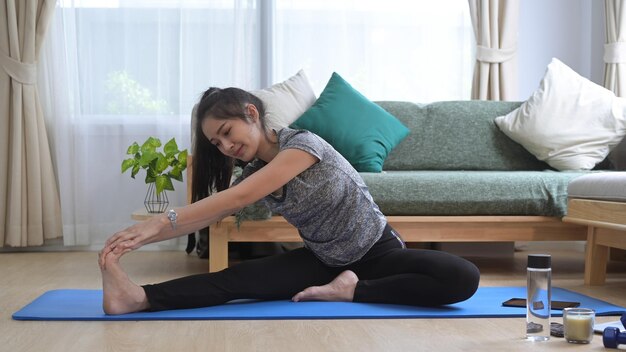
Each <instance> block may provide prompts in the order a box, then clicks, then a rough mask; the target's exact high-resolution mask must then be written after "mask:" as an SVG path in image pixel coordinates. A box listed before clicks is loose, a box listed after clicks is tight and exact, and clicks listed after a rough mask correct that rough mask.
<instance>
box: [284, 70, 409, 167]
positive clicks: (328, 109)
mask: <svg viewBox="0 0 626 352" xmlns="http://www.w3.org/2000/svg"><path fill="white" fill-rule="evenodd" d="M292 127H293V128H296V129H305V130H309V131H311V132H313V133H315V134H317V135H318V136H320V137H322V138H324V140H326V142H328V143H329V144H330V145H332V146H333V147H334V148H335V149H336V150H337V151H338V152H339V153H341V155H343V157H344V158H346V159H347V160H348V161H349V162H350V164H352V166H353V167H354V168H355V169H356V170H357V171H362V172H380V171H382V169H383V162H384V161H385V158H386V157H387V155H388V154H389V152H390V151H391V150H392V149H393V148H394V147H395V146H396V145H398V143H400V141H401V140H402V139H403V138H404V137H406V135H407V134H408V133H409V130H408V129H407V128H406V127H405V126H403V125H402V123H401V122H400V121H398V119H397V118H395V117H394V116H393V115H391V114H389V113H388V112H387V111H385V110H384V109H382V108H381V107H380V106H378V105H376V104H374V103H373V102H372V101H370V100H369V99H367V98H366V97H365V96H364V95H363V94H361V93H359V92H358V91H357V90H356V89H354V88H353V87H352V86H351V85H350V84H349V83H348V82H346V81H345V80H344V79H343V78H342V77H341V76H339V75H338V74H337V73H336V72H333V74H332V76H331V78H330V80H329V81H328V84H327V85H326V88H324V91H323V92H322V94H320V97H319V98H318V99H317V101H315V104H313V106H312V107H311V108H310V109H308V110H307V111H306V112H305V113H304V114H302V116H300V117H299V118H298V119H297V120H296V121H295V122H294V123H293V124H292Z"/></svg>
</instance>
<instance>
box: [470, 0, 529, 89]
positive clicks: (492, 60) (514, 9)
mask: <svg viewBox="0 0 626 352" xmlns="http://www.w3.org/2000/svg"><path fill="white" fill-rule="evenodd" d="M468 1H469V7H470V13H471V18H472V23H473V26H474V34H475V36H476V65H475V68H474V80H473V84H472V99H481V100H512V99H517V86H518V79H517V31H518V23H519V0H468Z"/></svg>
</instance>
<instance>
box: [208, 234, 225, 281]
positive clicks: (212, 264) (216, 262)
mask: <svg viewBox="0 0 626 352" xmlns="http://www.w3.org/2000/svg"><path fill="white" fill-rule="evenodd" d="M226 267H228V226H227V225H225V224H220V223H217V224H213V225H211V228H210V230H209V272H216V271H220V270H223V269H225V268H226Z"/></svg>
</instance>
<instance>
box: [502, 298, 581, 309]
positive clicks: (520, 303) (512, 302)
mask: <svg viewBox="0 0 626 352" xmlns="http://www.w3.org/2000/svg"><path fill="white" fill-rule="evenodd" d="M502 305H503V306H505V307H521V308H526V300H525V299H524V298H511V299H509V300H508V301H505V302H502ZM579 306H580V302H570V301H552V302H551V308H552V309H563V308H575V307H579ZM535 308H538V309H541V307H535Z"/></svg>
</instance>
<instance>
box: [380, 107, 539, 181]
mask: <svg viewBox="0 0 626 352" xmlns="http://www.w3.org/2000/svg"><path fill="white" fill-rule="evenodd" d="M377 104H379V105H380V106H381V107H382V108H383V109H385V110H387V111H389V112H390V113H391V114H392V115H394V116H396V117H397V118H398V119H399V120H400V121H402V123H403V124H404V125H405V126H407V127H408V128H409V129H410V130H411V132H410V133H409V135H408V136H407V137H406V138H405V139H404V140H403V141H402V142H400V144H398V146H396V148H395V149H394V150H392V151H391V152H390V153H389V156H388V157H387V159H385V163H384V165H383V169H384V170H546V169H551V168H550V166H548V165H547V164H546V163H544V162H542V161H539V160H537V158H535V157H534V156H533V155H532V154H531V153H529V152H528V151H527V150H526V149H524V147H522V146H521V145H519V144H517V143H516V142H514V141H513V140H511V139H510V138H509V137H507V136H506V135H505V134H504V133H502V131H500V129H498V127H497V126H496V124H495V122H494V118H495V117H496V116H501V115H504V114H507V113H508V112H510V111H512V110H514V109H516V108H517V107H519V106H520V103H519V102H502V101H478V100H471V101H448V102H436V103H431V104H428V105H418V104H414V103H410V102H389V101H383V102H377Z"/></svg>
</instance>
